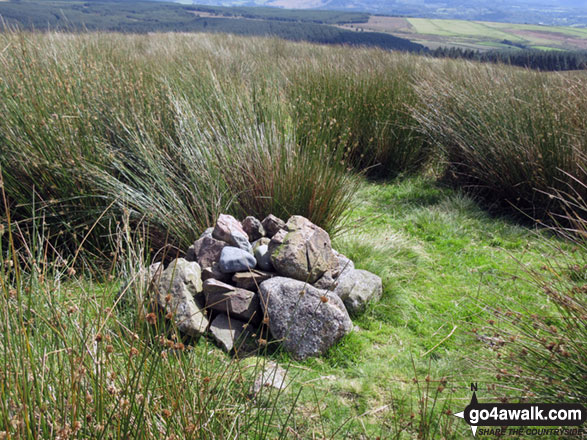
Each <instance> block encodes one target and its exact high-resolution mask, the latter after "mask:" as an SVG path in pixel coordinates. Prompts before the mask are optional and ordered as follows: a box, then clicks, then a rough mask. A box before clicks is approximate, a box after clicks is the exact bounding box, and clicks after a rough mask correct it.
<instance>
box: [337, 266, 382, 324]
mask: <svg viewBox="0 0 587 440" xmlns="http://www.w3.org/2000/svg"><path fill="white" fill-rule="evenodd" d="M343 280H344V281H343V282H342V283H341V284H342V285H343V287H342V288H341V289H339V288H338V286H337V288H335V289H334V293H336V294H337V295H338V294H339V292H338V291H337V290H340V295H339V297H340V299H342V301H343V302H344V305H345V306H346V308H347V310H348V312H349V313H350V314H351V315H353V314H357V313H360V312H362V311H363V310H365V307H366V305H367V303H369V302H371V301H376V300H378V299H380V298H381V294H382V292H383V285H382V282H381V278H379V277H378V276H377V275H375V274H373V273H371V272H368V271H366V270H361V269H355V270H352V271H351V272H350V273H349V274H348V275H346V276H344V277H343ZM351 283H352V287H350V288H349V285H350V284H351Z"/></svg>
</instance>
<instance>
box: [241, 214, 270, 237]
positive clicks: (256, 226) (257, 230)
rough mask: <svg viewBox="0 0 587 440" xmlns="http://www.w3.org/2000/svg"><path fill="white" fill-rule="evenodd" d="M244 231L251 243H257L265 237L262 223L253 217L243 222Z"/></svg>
mask: <svg viewBox="0 0 587 440" xmlns="http://www.w3.org/2000/svg"><path fill="white" fill-rule="evenodd" d="M242 226H243V229H244V231H245V232H246V233H247V235H248V236H249V240H250V241H255V240H258V239H260V238H261V237H264V236H265V228H263V225H262V224H261V222H260V221H259V220H258V219H256V218H255V217H253V216H248V217H247V218H245V219H244V220H243V221H242Z"/></svg>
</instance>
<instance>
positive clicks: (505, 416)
mask: <svg viewBox="0 0 587 440" xmlns="http://www.w3.org/2000/svg"><path fill="white" fill-rule="evenodd" d="M471 391H473V397H472V398H471V403H469V405H467V407H466V408H465V410H464V411H461V412H459V413H456V414H455V416H457V417H460V418H462V419H465V421H466V422H467V423H468V424H469V425H470V426H471V431H472V432H473V436H475V435H476V434H489V435H505V434H508V435H517V436H520V437H521V436H526V435H528V436H536V435H550V436H552V435H554V436H556V435H561V436H569V435H582V434H585V433H587V431H585V430H583V428H582V427H581V425H583V423H585V419H586V418H587V410H586V409H585V407H584V406H583V405H581V404H580V403H479V402H478V401H477V393H476V391H477V384H471ZM547 427H548V428H547Z"/></svg>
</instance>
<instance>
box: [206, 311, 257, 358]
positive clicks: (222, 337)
mask: <svg viewBox="0 0 587 440" xmlns="http://www.w3.org/2000/svg"><path fill="white" fill-rule="evenodd" d="M247 327H248V326H247V324H245V323H244V322H242V321H240V320H238V319H235V318H229V317H228V316H226V315H224V314H219V315H218V316H216V318H214V319H213V320H212V324H210V334H211V335H212V338H213V339H214V340H215V341H216V342H217V343H218V345H219V346H220V348H222V349H223V350H224V351H226V352H227V353H230V352H231V351H233V349H235V347H236V350H235V351H237V352H238V349H239V348H240V346H241V345H242V344H243V342H244V340H245V338H246V337H247V334H248V330H247Z"/></svg>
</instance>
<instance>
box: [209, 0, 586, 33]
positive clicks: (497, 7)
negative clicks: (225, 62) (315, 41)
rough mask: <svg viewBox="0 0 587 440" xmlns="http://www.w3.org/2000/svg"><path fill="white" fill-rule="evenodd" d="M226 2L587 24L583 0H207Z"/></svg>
mask: <svg viewBox="0 0 587 440" xmlns="http://www.w3.org/2000/svg"><path fill="white" fill-rule="evenodd" d="M199 3H206V4H210V5H224V6H261V5H262V6H273V7H280V8H297V9H324V10H334V11H357V12H369V13H371V14H383V15H395V16H404V17H422V18H436V19H451V20H476V21H492V22H502V23H529V24H545V25H550V26H582V27H585V26H587V7H586V5H585V2H584V1H581V0H562V1H557V2H551V1H543V0H496V1H493V2H491V3H488V2H485V1H481V0H467V1H463V0H438V1H434V2H429V1H425V0H379V1H375V2H372V1H365V0H355V1H348V0H307V1H302V2H300V1H292V0H255V1H251V0H248V1H247V0H244V1H242V0H238V1H237V0H205V1H203V2H199Z"/></svg>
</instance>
